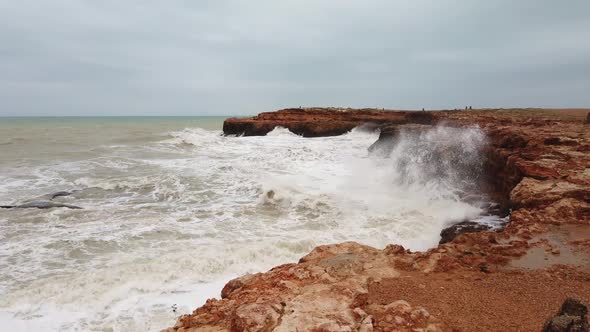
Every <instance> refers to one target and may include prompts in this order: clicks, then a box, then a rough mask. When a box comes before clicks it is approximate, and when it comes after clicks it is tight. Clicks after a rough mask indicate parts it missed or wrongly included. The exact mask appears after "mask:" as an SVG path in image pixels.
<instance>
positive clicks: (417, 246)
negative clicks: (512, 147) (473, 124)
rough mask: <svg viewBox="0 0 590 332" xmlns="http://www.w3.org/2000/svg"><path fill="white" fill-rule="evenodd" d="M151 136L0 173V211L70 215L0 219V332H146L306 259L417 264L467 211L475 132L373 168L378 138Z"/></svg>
mask: <svg viewBox="0 0 590 332" xmlns="http://www.w3.org/2000/svg"><path fill="white" fill-rule="evenodd" d="M161 134H162V133H159V135H161ZM161 136H162V139H161V140H159V141H157V140H153V141H149V142H135V143H134V144H130V145H119V144H118V145H117V148H116V149H109V148H101V149H95V150H93V152H85V153H88V154H85V155H84V156H83V157H80V158H75V157H71V156H69V155H68V157H67V158H65V157H64V158H65V159H64V160H63V161H60V160H58V158H59V157H58V156H57V155H56V157H55V158H54V159H52V160H51V161H47V162H41V163H35V162H31V163H30V164H27V165H24V166H23V165H21V166H20V167H16V166H11V164H8V166H6V165H5V166H3V168H2V171H3V172H2V176H0V202H2V203H4V202H7V203H14V202H17V201H21V200H24V199H26V198H31V197H35V196H41V195H44V194H47V193H49V192H54V191H59V190H74V193H73V194H72V195H71V196H68V197H60V198H58V200H60V201H63V202H67V203H69V204H75V205H80V206H82V207H84V209H83V210H63V209H53V210H5V211H0V234H1V238H0V240H1V241H0V272H1V274H0V326H2V327H9V328H11V329H12V330H15V331H21V330H22V331H26V330H100V331H108V330H113V331H121V330H126V331H133V330H136V331H145V330H159V329H161V328H164V327H166V326H170V325H172V324H173V323H174V320H175V317H176V316H178V315H180V314H182V313H187V312H190V311H191V310H192V309H194V308H195V307H196V306H198V305H200V304H202V303H203V302H204V301H205V299H206V298H208V297H214V296H218V294H219V291H220V289H221V288H222V285H223V283H224V282H226V281H227V280H229V279H231V278H232V277H235V276H238V275H242V274H245V273H252V272H260V271H264V270H267V269H269V268H271V267H272V266H275V265H279V264H283V263H286V262H293V261H296V260H297V259H298V258H300V257H301V256H303V255H304V254H306V253H307V252H309V251H310V250H311V249H312V248H313V247H315V246H317V245H320V244H327V243H336V242H342V241H350V240H351V241H358V242H361V243H364V244H368V245H372V246H376V247H379V248H382V247H384V246H385V245H387V244H389V243H399V244H402V245H404V246H405V247H408V248H411V249H413V250H422V249H426V248H429V247H432V246H434V245H436V243H437V242H438V240H439V233H440V231H441V229H442V228H443V227H445V226H447V225H448V224H449V223H451V222H455V221H460V220H463V219H464V218H474V217H477V216H478V215H480V214H481V213H482V209H481V207H480V205H479V204H473V203H471V204H468V203H466V202H463V201H461V198H460V197H461V193H462V192H463V191H465V190H467V189H468V188H467V187H469V186H473V185H474V184H475V182H476V180H477V179H476V176H477V167H478V166H477V165H479V163H480V162H481V158H480V156H479V152H478V151H479V148H480V147H481V145H482V144H485V137H484V136H483V134H482V133H481V131H479V130H478V129H477V128H473V129H468V130H457V129H452V128H446V127H445V128H442V127H441V128H436V129H434V130H431V131H429V132H427V133H424V134H422V135H418V136H412V135H402V137H401V139H400V140H399V141H398V142H397V144H395V145H393V146H392V147H391V152H392V153H391V156H390V157H389V158H383V157H379V156H372V155H370V154H369V153H368V152H367V148H368V147H369V146H370V145H371V144H372V143H373V142H374V141H375V140H376V139H377V137H378V133H374V132H367V131H363V130H353V131H352V132H350V133H348V134H345V135H342V136H337V137H327V138H303V137H300V136H298V135H295V134H293V133H291V132H289V131H288V130H286V129H284V128H276V129H275V130H273V131H272V132H271V133H269V134H268V135H267V136H266V137H224V136H222V135H220V132H219V131H212V130H204V129H200V128H187V129H179V130H175V131H172V132H170V133H169V135H167V136H166V135H161ZM77 139H80V138H77ZM127 140H128V141H133V140H131V139H127ZM108 146H109V145H108V144H105V145H103V147H108ZM443 146H446V147H447V150H444V151H443V150H441V148H442V147H443ZM448 147H450V148H448ZM441 152H445V153H442V154H441ZM435 157H436V158H435ZM483 220H484V222H487V223H494V222H495V220H496V219H494V218H492V217H486V218H483ZM175 304H176V306H177V308H178V309H177V311H176V312H173V310H172V306H173V305H175Z"/></svg>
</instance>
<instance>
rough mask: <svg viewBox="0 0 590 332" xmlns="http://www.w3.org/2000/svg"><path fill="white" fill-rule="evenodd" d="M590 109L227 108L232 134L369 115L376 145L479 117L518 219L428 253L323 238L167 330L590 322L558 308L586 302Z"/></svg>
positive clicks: (501, 188) (491, 172) (326, 127)
mask: <svg viewBox="0 0 590 332" xmlns="http://www.w3.org/2000/svg"><path fill="white" fill-rule="evenodd" d="M587 116H590V115H588V110H534V109H521V110H469V111H437V112H421V111H419V112H407V111H391V112H390V111H384V110H375V109H370V110H369V109H368V110H353V109H323V108H314V109H288V110H281V111H278V112H271V113H262V114H260V115H258V116H257V117H253V118H246V119H228V120H227V121H226V122H225V124H224V132H225V133H226V134H229V135H264V134H266V133H267V132H269V131H271V130H272V129H273V128H274V127H275V126H282V127H285V128H288V129H290V130H291V131H293V132H295V133H297V134H300V135H303V136H308V137H313V136H326V135H338V134H342V133H345V132H347V131H349V130H351V129H352V128H354V127H356V126H358V125H362V124H366V125H368V126H370V127H373V128H379V129H380V130H381V136H380V138H379V141H378V142H376V143H379V144H381V143H384V142H386V141H388V140H395V135H396V132H397V131H398V130H400V128H403V126H408V125H415V124H420V125H425V126H430V125H435V124H440V123H444V124H445V125H449V126H459V127H460V126H473V125H477V126H479V127H480V128H482V129H483V130H484V131H485V133H486V134H487V136H488V138H489V141H490V144H489V146H488V147H487V150H486V157H487V159H486V166H485V167H486V175H487V177H486V181H487V184H488V188H489V191H490V192H492V193H494V194H495V195H497V196H498V197H500V198H501V199H503V201H504V203H503V204H504V205H505V208H506V209H507V210H508V211H510V212H509V222H508V224H507V225H506V227H505V228H504V229H502V230H501V231H489V230H488V231H485V230H484V231H473V232H465V233H462V232H457V234H454V235H453V237H451V238H449V239H448V242H446V243H444V244H441V245H439V246H438V247H436V248H432V249H430V250H428V251H426V252H411V251H409V250H406V249H405V248H403V247H401V246H399V245H396V244H391V245H389V246H387V247H386V248H384V249H383V250H379V249H376V248H372V247H368V246H365V245H362V244H358V243H354V242H345V243H340V244H332V245H325V246H319V247H317V248H315V249H314V250H313V251H312V252H311V253H309V254H308V255H306V256H304V257H302V258H301V259H300V260H299V262H297V263H290V264H285V265H281V266H277V267H275V268H273V269H271V270H270V271H268V272H264V273H257V274H253V275H246V276H243V277H240V278H237V279H234V280H232V281H230V282H229V283H227V284H226V285H225V287H224V288H223V290H221V299H219V300H218V299H210V300H208V301H207V303H206V304H205V305H203V306H202V307H200V308H198V309H196V310H195V311H194V312H193V313H192V314H190V315H184V316H181V317H180V318H179V319H178V321H177V322H176V325H175V326H174V327H171V328H169V329H167V330H165V331H167V332H173V331H176V332H185V331H317V332H319V331H541V330H543V329H545V330H546V331H583V330H584V329H585V330H587V327H588V324H587V317H586V314H587V309H584V310H586V311H583V310H582V309H580V310H578V311H579V312H581V314H580V316H579V318H576V319H578V321H577V322H578V325H576V326H578V327H575V326H574V325H568V324H569V323H567V322H569V321H567V317H569V316H567V315H566V314H567V310H565V309H563V308H564V307H565V306H566V305H565V304H564V305H563V306H562V303H564V301H565V303H568V302H567V301H578V302H575V303H581V304H580V306H581V307H584V308H585V306H584V304H585V305H588V304H590V126H589V125H588V124H585V122H586V117H587ZM413 130H420V126H418V127H416V126H414V129H413ZM269 139H270V138H269ZM569 298H573V299H575V300H567V299H569ZM566 300H567V301H566ZM560 307H562V310H561V312H559V308H560ZM564 312H565V314H564ZM556 314H558V316H556V317H557V318H554V319H553V320H552V321H548V320H549V319H550V318H551V317H553V316H555V315H556ZM560 314H561V315H562V316H559V315H560ZM563 315H566V316H565V317H566V318H564V319H565V322H566V323H564V324H565V325H563V326H562V329H561V330H559V329H557V328H559V324H560V322H562V321H564V319H562V318H560V317H564V316H563ZM572 319H573V318H572ZM583 321H586V322H585V323H584V322H583ZM580 322H582V323H580ZM572 324H573V323H572ZM556 326H557V327H556ZM568 326H569V327H568ZM584 326H585V327H584ZM574 327H575V328H578V329H573V328H574Z"/></svg>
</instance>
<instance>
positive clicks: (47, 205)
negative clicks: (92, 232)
mask: <svg viewBox="0 0 590 332" xmlns="http://www.w3.org/2000/svg"><path fill="white" fill-rule="evenodd" d="M0 207H1V208H3V209H34V208H36V209H51V208H68V209H82V208H81V207H79V206H75V205H70V204H61V203H55V202H49V201H33V202H28V203H24V204H20V205H2V206H0Z"/></svg>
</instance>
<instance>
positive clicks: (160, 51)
mask: <svg viewBox="0 0 590 332" xmlns="http://www.w3.org/2000/svg"><path fill="white" fill-rule="evenodd" d="M589 11H590V2H588V1H586V0H573V1H569V2H567V3H557V2H554V1H549V0H523V1H508V0H498V1H459V0H422V1H410V0H395V1H393V0H372V1H352V0H340V1H337V0H321V1H317V0H285V1H271V0H260V1H240V0H223V1H222V0H217V1H188V0H187V1H181V0H173V1H165V2H164V1H160V2H148V1H140V0H130V1H115V0H105V1H91V0H54V1H51V2H49V1H47V2H40V1H33V0H22V1H18V2H17V1H8V0H4V1H1V0H0V72H1V73H2V74H1V75H0V100H1V101H2V107H0V115H111V114H115V115H121V114H127V115H144V114H145V115H156V114H157V115H166V114H171V115H190V114H195V115H197V114H211V115H215V114H217V115H226V114H251V113H257V112H260V111H267V110H272V109H275V108H279V107H286V106H299V105H341V106H359V107H360V106H374V107H393V108H396V107H397V108H422V107H428V108H448V107H450V108H454V107H462V106H464V105H466V104H470V105H473V106H497V107H510V106H548V107H559V106H562V107H583V106H588V105H589V103H590V94H588V93H585V87H588V86H590V75H588V73H589V72H590V44H588V43H587V38H588V36H587V34H588V31H590V17H589V16H588V15H587V13H588V12H589Z"/></svg>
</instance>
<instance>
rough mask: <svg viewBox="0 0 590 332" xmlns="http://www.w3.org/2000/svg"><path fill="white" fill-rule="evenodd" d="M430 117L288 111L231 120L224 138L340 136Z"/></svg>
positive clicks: (335, 110) (430, 119) (428, 120)
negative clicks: (278, 133) (284, 133)
mask: <svg viewBox="0 0 590 332" xmlns="http://www.w3.org/2000/svg"><path fill="white" fill-rule="evenodd" d="M432 115H433V114H432V113H427V112H424V113H419V112H403V111H384V110H376V109H339V108H289V109H284V110H280V111H277V112H267V113H261V114H259V115H257V116H255V117H252V118H230V119H227V120H225V122H224V123H223V132H224V134H226V135H238V136H242V135H243V136H263V135H266V134H267V133H268V132H270V131H272V130H273V129H274V128H275V127H284V128H288V129H289V130H290V131H292V132H293V133H295V134H297V135H302V136H304V137H320V136H334V135H342V134H344V133H346V132H348V131H350V130H352V129H353V128H354V127H357V126H359V125H362V124H369V125H374V126H380V125H383V124H392V123H432V122H433V121H435V119H434V117H433V116H432Z"/></svg>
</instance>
